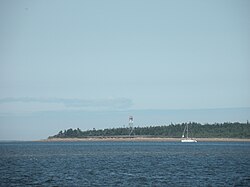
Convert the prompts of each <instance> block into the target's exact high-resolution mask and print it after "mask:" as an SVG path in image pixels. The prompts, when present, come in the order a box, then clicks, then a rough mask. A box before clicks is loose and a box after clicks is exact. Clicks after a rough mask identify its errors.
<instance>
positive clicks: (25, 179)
mask: <svg viewBox="0 0 250 187" xmlns="http://www.w3.org/2000/svg"><path fill="white" fill-rule="evenodd" d="M0 184H1V185H0V186H250V143H195V144H184V143H171V142H72V143H69V142H68V143H66V142H59V143H53V142H47V143H46V142H45V143H39V142H14V143H13V142H12V143H11V142H9V143H6V142H5V143H0Z"/></svg>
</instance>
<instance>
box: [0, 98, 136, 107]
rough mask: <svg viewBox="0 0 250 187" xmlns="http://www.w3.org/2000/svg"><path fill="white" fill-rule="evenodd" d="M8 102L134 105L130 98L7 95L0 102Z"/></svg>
mask: <svg viewBox="0 0 250 187" xmlns="http://www.w3.org/2000/svg"><path fill="white" fill-rule="evenodd" d="M8 103H26V104H27V103H46V104H50V103H51V104H62V105H64V106H65V107H68V108H110V109H127V108H130V107H131V106H132V105H133V102H132V100H131V99H128V98H112V99H93V100H87V99H74V98H71V99H70V98H36V97H7V98H1V99H0V104H8Z"/></svg>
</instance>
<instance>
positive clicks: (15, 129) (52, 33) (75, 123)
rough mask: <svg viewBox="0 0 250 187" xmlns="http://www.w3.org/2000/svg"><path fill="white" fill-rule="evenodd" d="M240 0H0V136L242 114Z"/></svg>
mask: <svg viewBox="0 0 250 187" xmlns="http://www.w3.org/2000/svg"><path fill="white" fill-rule="evenodd" d="M249 69H250V1H248V0H237V1H235V0H209V1H200V0H156V1H153V0H136V1H134V0H126V1H122V0H118V1H117V0H106V1H102V0H93V1H90V0H85V1H82V0H74V1H66V0H37V1H33V0H0V140H34V139H42V138H47V137H48V136H51V135H54V134H56V133H57V132H59V131H60V130H64V129H67V128H77V127H79V128H81V129H82V130H87V129H92V128H97V129H99V128H112V127H121V126H125V125H127V123H128V116H129V115H133V116H134V118H135V125H138V126H143V125H152V124H161V125H162V124H168V123H170V122H175V123H177V122H186V121H197V122H201V123H206V122H211V123H212V122H223V121H231V120H232V121H243V122H245V121H247V120H249V119H250V84H249V81H250V74H249Z"/></svg>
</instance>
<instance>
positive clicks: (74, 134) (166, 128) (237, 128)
mask: <svg viewBox="0 0 250 187" xmlns="http://www.w3.org/2000/svg"><path fill="white" fill-rule="evenodd" d="M186 125H187V123H181V124H170V125H163V126H148V127H135V128H133V131H132V133H131V136H150V137H166V138H180V137H181V136H182V133H183V130H184V127H185V126H186ZM188 127H189V137H195V138H250V124H249V123H248V122H247V123H239V122H234V123H231V122H225V123H214V124H204V125H202V124H200V123H196V122H189V123H188ZM131 130H132V129H131V128H110V129H98V130H96V129H92V130H86V131H82V130H81V129H79V128H77V129H72V128H70V129H68V130H64V131H60V132H59V133H58V134H56V135H54V136H50V137H49V138H88V137H113V136H124V137H125V136H129V134H130V132H131Z"/></svg>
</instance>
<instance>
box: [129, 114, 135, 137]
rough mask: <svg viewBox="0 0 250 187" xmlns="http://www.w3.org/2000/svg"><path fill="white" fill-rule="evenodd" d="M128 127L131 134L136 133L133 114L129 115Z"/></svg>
mask: <svg viewBox="0 0 250 187" xmlns="http://www.w3.org/2000/svg"><path fill="white" fill-rule="evenodd" d="M128 128H129V136H131V134H132V133H134V118H133V116H129V120H128Z"/></svg>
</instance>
